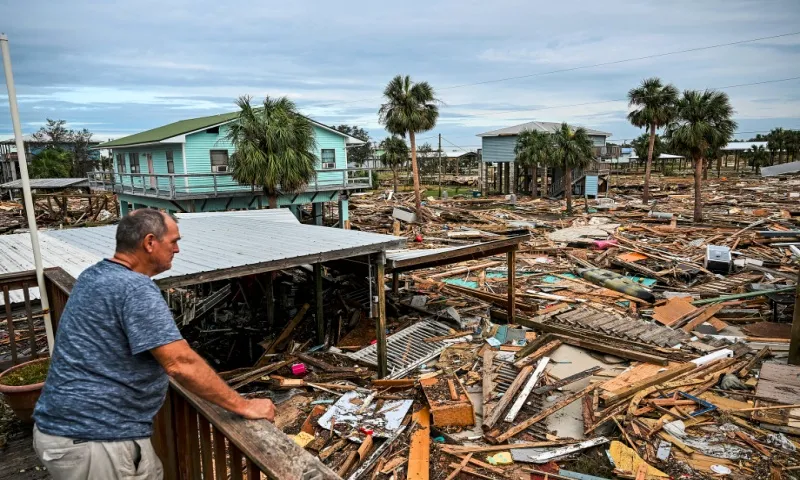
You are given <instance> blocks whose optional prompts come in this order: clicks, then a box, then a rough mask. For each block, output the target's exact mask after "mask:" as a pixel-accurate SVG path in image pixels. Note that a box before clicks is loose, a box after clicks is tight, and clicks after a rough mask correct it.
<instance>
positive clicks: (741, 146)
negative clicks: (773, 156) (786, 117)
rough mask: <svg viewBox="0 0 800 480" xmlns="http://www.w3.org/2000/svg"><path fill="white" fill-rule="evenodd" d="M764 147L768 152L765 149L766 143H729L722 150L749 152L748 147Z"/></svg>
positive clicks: (767, 148)
mask: <svg viewBox="0 0 800 480" xmlns="http://www.w3.org/2000/svg"><path fill="white" fill-rule="evenodd" d="M754 146H755V147H764V149H766V150H767V151H769V147H767V142H730V143H728V144H727V145H725V146H724V147H723V148H722V150H727V151H733V150H739V151H743V150H750V147H754Z"/></svg>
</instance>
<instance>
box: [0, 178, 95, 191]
mask: <svg viewBox="0 0 800 480" xmlns="http://www.w3.org/2000/svg"><path fill="white" fill-rule="evenodd" d="M88 186H89V180H88V179H86V178H32V179H31V188H41V189H48V188H68V187H75V188H77V187H88ZM0 188H17V189H19V188H22V180H14V181H12V182H7V183H4V184H2V185H0Z"/></svg>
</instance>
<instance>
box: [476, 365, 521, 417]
mask: <svg viewBox="0 0 800 480" xmlns="http://www.w3.org/2000/svg"><path fill="white" fill-rule="evenodd" d="M531 373H533V366H532V365H528V366H526V367H525V368H523V369H522V370H521V371H520V372H519V374H517V378H515V379H514V381H513V382H512V383H511V386H510V387H508V390H506V392H505V393H504V394H503V396H502V397H500V401H499V402H498V403H497V405H495V406H494V408H492V412H491V413H490V414H489V416H488V417H484V419H483V429H484V430H485V431H489V430H491V429H492V428H494V426H495V424H496V423H497V422H498V421H499V420H500V417H501V416H502V415H503V412H504V411H505V409H506V408H508V406H509V405H510V404H511V402H512V401H513V400H514V395H516V393H517V391H519V389H520V388H522V385H523V384H524V383H525V380H526V379H527V378H528V376H530V374H531Z"/></svg>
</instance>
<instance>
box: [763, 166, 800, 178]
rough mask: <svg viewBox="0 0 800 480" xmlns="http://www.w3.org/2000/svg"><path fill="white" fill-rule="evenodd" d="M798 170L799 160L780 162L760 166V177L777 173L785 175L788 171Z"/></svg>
mask: <svg viewBox="0 0 800 480" xmlns="http://www.w3.org/2000/svg"><path fill="white" fill-rule="evenodd" d="M798 172H800V162H789V163H781V164H778V165H773V166H771V167H761V176H762V177H775V176H777V175H786V174H788V173H798Z"/></svg>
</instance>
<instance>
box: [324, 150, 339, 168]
mask: <svg viewBox="0 0 800 480" xmlns="http://www.w3.org/2000/svg"><path fill="white" fill-rule="evenodd" d="M332 168H336V150H334V149H332V148H323V149H322V169H323V170H327V169H332Z"/></svg>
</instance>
